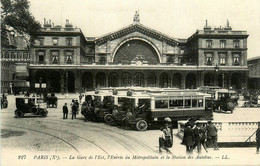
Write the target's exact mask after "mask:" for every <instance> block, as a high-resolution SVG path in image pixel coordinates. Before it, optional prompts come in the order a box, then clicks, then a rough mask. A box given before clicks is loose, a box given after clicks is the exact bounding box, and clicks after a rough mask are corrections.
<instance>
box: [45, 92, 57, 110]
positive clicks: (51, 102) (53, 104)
mask: <svg viewBox="0 0 260 166" xmlns="http://www.w3.org/2000/svg"><path fill="white" fill-rule="evenodd" d="M45 100H46V103H47V108H57V107H58V98H57V97H56V96H55V94H54V93H52V94H51V95H48V96H47V97H46V99H45Z"/></svg>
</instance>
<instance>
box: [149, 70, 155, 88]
mask: <svg viewBox="0 0 260 166" xmlns="http://www.w3.org/2000/svg"><path fill="white" fill-rule="evenodd" d="M147 86H149V87H155V86H156V75H155V74H154V73H148V75H147Z"/></svg>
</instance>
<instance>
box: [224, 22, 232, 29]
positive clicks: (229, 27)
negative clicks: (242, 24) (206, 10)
mask: <svg viewBox="0 0 260 166" xmlns="http://www.w3.org/2000/svg"><path fill="white" fill-rule="evenodd" d="M224 29H225V30H232V28H231V26H230V25H229V21H228V19H227V26H226V27H225V28H224Z"/></svg>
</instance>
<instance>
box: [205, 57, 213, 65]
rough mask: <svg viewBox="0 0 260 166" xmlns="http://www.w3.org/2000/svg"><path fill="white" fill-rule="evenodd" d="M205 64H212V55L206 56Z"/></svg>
mask: <svg viewBox="0 0 260 166" xmlns="http://www.w3.org/2000/svg"><path fill="white" fill-rule="evenodd" d="M206 64H207V65H212V57H207V59H206Z"/></svg>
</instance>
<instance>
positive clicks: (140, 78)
mask: <svg viewBox="0 0 260 166" xmlns="http://www.w3.org/2000/svg"><path fill="white" fill-rule="evenodd" d="M134 85H135V86H144V75H143V74H142V73H136V74H135V77H134Z"/></svg>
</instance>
